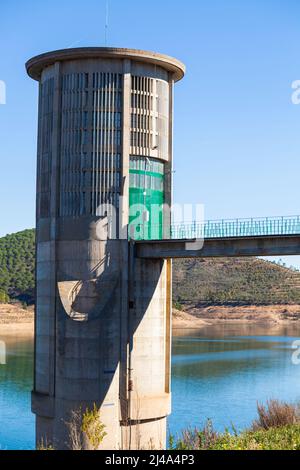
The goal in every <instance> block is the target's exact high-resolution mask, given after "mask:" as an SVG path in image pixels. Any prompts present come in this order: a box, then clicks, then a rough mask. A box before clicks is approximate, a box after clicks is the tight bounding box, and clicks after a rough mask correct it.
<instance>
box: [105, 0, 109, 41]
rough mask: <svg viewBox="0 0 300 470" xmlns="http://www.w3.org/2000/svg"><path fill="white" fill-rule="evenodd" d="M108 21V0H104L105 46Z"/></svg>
mask: <svg viewBox="0 0 300 470" xmlns="http://www.w3.org/2000/svg"><path fill="white" fill-rule="evenodd" d="M108 22H109V3H108V0H106V7H105V46H107V38H108Z"/></svg>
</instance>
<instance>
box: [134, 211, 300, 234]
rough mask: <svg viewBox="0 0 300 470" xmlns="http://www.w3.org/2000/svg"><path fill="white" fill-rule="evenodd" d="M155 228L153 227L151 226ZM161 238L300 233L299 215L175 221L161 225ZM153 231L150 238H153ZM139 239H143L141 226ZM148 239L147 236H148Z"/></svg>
mask: <svg viewBox="0 0 300 470" xmlns="http://www.w3.org/2000/svg"><path fill="white" fill-rule="evenodd" d="M153 228H155V227H153ZM161 230H162V231H163V233H164V237H163V238H171V239H190V238H226V237H253V236H272V235H300V216H299V215H296V216H287V217H258V218H249V219H222V220H207V221H205V222H191V223H182V224H180V223H176V224H172V225H171V226H170V227H166V226H165V227H161ZM155 233H157V229H155V231H154V232H153V236H151V237H150V240H151V239H155ZM138 238H139V239H143V230H142V226H141V230H140V236H139V237H138ZM148 240H149V238H148Z"/></svg>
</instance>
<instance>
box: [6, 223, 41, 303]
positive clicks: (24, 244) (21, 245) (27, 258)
mask: <svg viewBox="0 0 300 470" xmlns="http://www.w3.org/2000/svg"><path fill="white" fill-rule="evenodd" d="M34 243H35V231H34V230H33V229H32V230H24V231H23V232H18V233H13V234H11V235H6V236H5V237H3V238H0V300H2V301H3V300H5V297H6V295H9V297H10V298H11V299H17V300H20V301H22V302H27V303H31V302H32V301H33V298H34V259H35V247H34Z"/></svg>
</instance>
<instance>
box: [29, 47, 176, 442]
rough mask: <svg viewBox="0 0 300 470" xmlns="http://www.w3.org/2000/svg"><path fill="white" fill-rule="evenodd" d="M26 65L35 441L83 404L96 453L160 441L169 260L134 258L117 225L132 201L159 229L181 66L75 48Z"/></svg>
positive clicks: (52, 433) (148, 233) (57, 433)
mask: <svg viewBox="0 0 300 470" xmlns="http://www.w3.org/2000/svg"><path fill="white" fill-rule="evenodd" d="M26 67H27V71H28V74H29V75H30V76H31V77H32V78H34V79H36V80H38V81H39V87H40V88H39V129H38V162H37V264H36V278H37V279H36V326H35V329H36V331H35V371H34V375H35V380H34V390H33V393H32V409H33V411H34V413H35V414H36V430H37V443H38V444H39V443H41V442H43V443H44V444H45V443H47V444H52V445H53V446H54V447H55V448H57V449H64V448H70V446H71V439H70V435H69V429H68V425H67V423H68V422H70V420H71V419H72V411H74V410H79V409H80V408H81V409H82V410H85V409H86V408H91V407H93V405H94V403H95V404H96V405H97V406H98V407H99V408H100V413H101V420H102V421H103V423H104V424H105V425H106V432H107V436H106V437H105V439H104V441H103V443H102V445H101V448H102V449H134V448H153V447H154V448H163V447H164V446H165V441H166V417H167V415H168V414H169V413H170V403H171V401H170V343H171V265H170V261H164V260H160V259H157V260H138V259H135V257H134V252H133V250H132V249H131V248H130V247H131V245H132V243H131V242H130V241H129V239H128V224H129V223H130V220H131V218H132V212H131V209H132V206H133V205H134V204H136V203H143V204H144V205H145V206H146V207H147V210H148V212H149V214H150V216H149V220H147V224H146V225H145V226H144V227H143V230H144V236H145V237H146V238H151V237H152V238H153V237H154V238H164V237H166V236H167V235H168V225H169V219H168V214H167V213H166V214H164V213H160V214H159V215H157V214H156V213H155V212H154V211H152V206H153V205H155V204H156V205H158V206H161V205H162V204H164V203H167V204H170V203H171V192H172V184H171V176H172V122H173V116H172V113H173V83H174V82H175V81H177V80H179V79H181V78H182V77H183V74H184V66H183V65H182V64H181V63H180V62H178V61H177V60H175V59H172V58H170V57H167V56H163V55H159V54H155V53H152V52H144V51H139V50H131V49H114V48H82V49H67V50H61V51H55V52H50V53H46V54H42V55H41V56H38V57H35V58H33V59H31V60H30V61H28V63H27V64H26ZM105 204H106V205H108V204H109V206H106V210H105V211H103V205H105ZM113 214H116V217H117V223H116V227H115V229H114V230H112V227H111V224H112V222H111V220H112V218H111V217H112V215H113ZM157 224H159V225H160V227H161V226H163V227H164V228H163V229H160V230H159V231H157V230H155V229H153V227H154V226H156V225H157ZM99 227H100V228H99ZM133 230H136V231H137V232H138V231H139V230H140V227H137V225H135V224H134V223H133ZM124 234H125V236H124ZM129 235H130V234H129ZM84 445H85V446H87V447H88V443H87V442H85V444H84Z"/></svg>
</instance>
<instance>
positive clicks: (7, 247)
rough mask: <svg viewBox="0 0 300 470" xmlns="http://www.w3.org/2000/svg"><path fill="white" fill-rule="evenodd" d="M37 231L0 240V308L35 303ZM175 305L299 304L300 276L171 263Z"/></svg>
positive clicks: (259, 268) (262, 266) (221, 262)
mask: <svg viewBox="0 0 300 470" xmlns="http://www.w3.org/2000/svg"><path fill="white" fill-rule="evenodd" d="M34 242H35V231H34V229H32V230H24V231H23V232H18V233H15V234H11V235H7V236H5V237H3V238H0V302H1V301H2V302H3V301H5V297H6V295H7V294H8V295H9V297H10V298H11V299H17V300H20V301H23V302H27V303H31V302H32V301H33V299H34V258H35V247H34ZM173 300H174V303H175V306H176V307H179V308H180V305H181V304H189V305H190V306H196V305H197V304H199V303H200V304H202V305H203V303H204V304H215V305H216V304H235V303H244V304H248V305H255V304H287V303H291V304H292V303H300V272H298V271H295V270H292V269H289V268H286V267H285V266H281V265H278V264H275V263H270V262H268V261H264V260H261V259H257V258H217V259H208V258H207V259H193V260H192V259H185V260H174V263H173Z"/></svg>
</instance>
